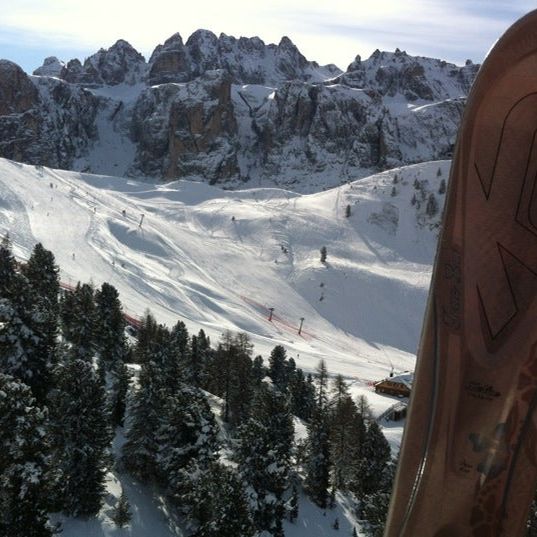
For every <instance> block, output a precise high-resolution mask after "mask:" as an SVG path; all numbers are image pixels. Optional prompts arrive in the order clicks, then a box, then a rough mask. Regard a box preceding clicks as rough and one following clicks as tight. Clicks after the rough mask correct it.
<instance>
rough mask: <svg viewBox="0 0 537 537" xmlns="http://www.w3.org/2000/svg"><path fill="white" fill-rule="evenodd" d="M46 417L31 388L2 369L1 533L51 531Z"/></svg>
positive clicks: (41, 534)
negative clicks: (5, 373)
mask: <svg viewBox="0 0 537 537" xmlns="http://www.w3.org/2000/svg"><path fill="white" fill-rule="evenodd" d="M47 429H48V423H47V413H46V411H45V410H42V409H40V408H39V407H37V406H36V400H35V399H34V398H33V396H32V394H31V391H30V388H29V387H28V386H26V385H25V384H23V383H22V382H20V381H19V380H17V379H15V378H13V377H11V376H9V375H4V374H2V373H0V446H2V449H0V535H5V536H6V537H7V536H9V537H50V536H51V535H52V534H53V531H52V528H51V526H50V525H49V522H48V516H47V510H48V505H47V498H48V495H47V492H48V490H47V489H48V475H47V474H48V471H49V443H48V431H47Z"/></svg>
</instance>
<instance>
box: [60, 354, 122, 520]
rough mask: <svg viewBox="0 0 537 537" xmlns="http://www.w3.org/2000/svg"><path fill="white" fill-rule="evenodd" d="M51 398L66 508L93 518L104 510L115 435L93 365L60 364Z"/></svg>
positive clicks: (84, 363)
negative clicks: (111, 448) (111, 447)
mask: <svg viewBox="0 0 537 537" xmlns="http://www.w3.org/2000/svg"><path fill="white" fill-rule="evenodd" d="M56 384H57V389H56V391H55V392H54V393H53V394H51V398H52V409H53V427H54V436H55V444H56V445H57V446H61V447H60V450H61V471H62V481H63V490H62V493H63V510H64V512H65V513H67V514H69V515H73V516H80V517H89V516H94V515H95V514H97V513H98V512H99V509H100V508H101V505H102V502H103V498H104V495H105V493H106V488H105V484H104V480H105V476H106V471H107V470H106V469H107V467H108V463H109V447H110V442H111V440H112V434H111V430H110V427H109V416H108V413H107V406H106V394H105V391H104V387H103V385H102V383H101V381H100V379H99V377H98V374H97V372H96V371H95V369H94V368H93V365H92V364H90V363H88V362H87V361H86V360H83V359H79V358H76V359H70V360H67V361H66V362H65V363H64V364H63V365H60V366H58V372H57V381H56Z"/></svg>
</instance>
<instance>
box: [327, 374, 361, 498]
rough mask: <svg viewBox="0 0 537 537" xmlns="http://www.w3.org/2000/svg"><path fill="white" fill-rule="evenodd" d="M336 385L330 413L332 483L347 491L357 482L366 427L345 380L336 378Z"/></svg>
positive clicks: (339, 377)
mask: <svg viewBox="0 0 537 537" xmlns="http://www.w3.org/2000/svg"><path fill="white" fill-rule="evenodd" d="M334 384H335V386H334V392H335V394H334V397H333V399H332V401H331V402H330V409H331V410H330V414H329V419H330V460H331V462H332V476H333V479H332V483H333V485H334V486H335V487H336V488H339V489H346V488H348V487H349V485H351V484H352V483H353V482H355V481H356V477H357V473H358V468H359V465H360V455H361V444H362V441H363V436H364V432H365V427H364V422H363V420H362V417H361V416H360V415H359V414H358V410H357V408H356V405H355V404H354V402H353V400H352V398H351V397H350V395H349V392H348V388H347V385H346V383H345V381H344V380H343V377H341V376H340V375H339V376H338V377H336V379H335V382H334Z"/></svg>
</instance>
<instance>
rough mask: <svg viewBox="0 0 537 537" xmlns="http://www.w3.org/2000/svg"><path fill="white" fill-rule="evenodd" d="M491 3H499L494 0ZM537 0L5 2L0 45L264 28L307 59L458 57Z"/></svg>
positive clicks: (84, 44)
mask: <svg viewBox="0 0 537 537" xmlns="http://www.w3.org/2000/svg"><path fill="white" fill-rule="evenodd" d="M490 4H492V7H491V5H490ZM530 4H531V2H529V1H526V0H518V1H513V2H506V1H499V2H484V1H483V0H475V1H474V2H466V1H462V0H454V2H453V1H451V2H450V1H449V0H445V1H442V0H421V1H418V0H407V1H405V2H401V1H400V0H399V1H396V0H375V1H374V2H371V1H370V0H369V1H363V0H332V1H331V2H330V3H324V2H323V3H313V2H311V0H287V1H284V0H271V1H269V2H265V3H259V4H256V3H255V2H252V1H251V0H249V1H243V0H226V1H221V0H220V1H212V0H195V1H194V2H179V1H178V0H153V1H152V2H143V3H142V2H136V1H135V0H130V1H125V0H91V1H89V2H88V1H87V0H85V1H80V0H39V1H37V0H18V1H17V2H13V0H0V13H1V15H0V44H1V43H2V41H3V42H4V43H7V42H8V41H7V40H10V41H11V40H12V39H13V38H14V36H16V37H17V38H18V39H19V40H20V42H21V43H22V44H24V45H27V46H32V47H34V48H37V47H39V44H40V43H47V44H48V45H49V46H50V45H53V46H54V47H56V48H57V49H59V50H65V51H66V54H67V53H68V52H67V51H69V50H70V49H77V50H80V49H87V50H96V49H97V48H99V47H108V46H110V45H111V44H113V43H114V42H115V41H116V40H117V39H119V38H123V39H126V40H127V41H129V42H130V43H131V44H132V45H133V46H135V47H136V48H137V49H138V50H140V51H141V52H143V53H144V54H145V55H146V56H147V55H148V54H149V53H150V52H151V51H152V49H153V48H154V47H155V46H156V45H157V44H159V43H162V42H163V41H164V40H165V39H166V38H167V37H169V36H170V35H171V34H173V33H175V32H177V31H179V32H180V33H181V35H182V36H183V38H184V39H185V40H186V38H187V37H188V36H189V35H190V34H191V33H192V32H193V31H194V30H196V29H198V28H206V29H209V30H212V31H214V32H215V33H216V34H218V33H220V32H225V33H227V34H231V35H236V36H239V35H246V36H252V35H259V36H260V37H261V38H262V39H263V40H265V41H266V42H278V41H279V39H280V37H281V36H282V35H288V36H289V37H291V39H292V40H293V41H294V42H295V43H296V44H297V46H298V47H299V48H300V50H301V51H302V52H303V53H304V54H305V55H306V56H307V57H308V58H309V59H315V60H317V61H320V62H321V63H328V62H334V63H337V64H338V65H340V67H343V68H345V67H346V65H347V64H348V63H349V62H350V61H351V60H352V59H353V57H354V56H355V55H356V54H358V53H360V54H361V55H362V56H367V55H369V54H370V53H371V52H372V50H373V49H375V48H384V49H386V48H388V49H392V50H393V49H394V48H395V47H397V46H398V47H399V48H402V49H407V50H408V51H409V52H411V53H415V54H416V53H420V54H423V55H427V54H431V55H440V56H442V57H444V58H445V59H454V60H458V61H461V59H464V58H465V57H472V56H473V57H474V58H475V59H476V60H479V59H480V58H477V57H475V56H476V55H479V54H483V53H484V52H485V51H486V50H487V49H488V47H489V46H490V45H491V44H492V42H493V41H494V40H495V39H496V38H497V37H498V36H499V34H500V33H501V32H502V31H503V30H505V29H506V28H507V26H508V25H509V24H510V23H511V22H512V20H514V18H516V17H517V16H518V15H520V14H522V13H523V12H524V11H526V10H527V9H528V7H529V5H530Z"/></svg>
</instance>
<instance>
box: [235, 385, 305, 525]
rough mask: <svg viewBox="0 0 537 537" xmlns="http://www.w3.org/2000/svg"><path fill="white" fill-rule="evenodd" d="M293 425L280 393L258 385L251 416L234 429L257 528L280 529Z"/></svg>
mask: <svg viewBox="0 0 537 537" xmlns="http://www.w3.org/2000/svg"><path fill="white" fill-rule="evenodd" d="M293 436H294V427H293V421H292V417H291V414H290V412H289V407H288V405H287V402H286V399H285V397H284V395H283V394H282V393H280V392H278V391H277V390H273V389H270V388H262V389H260V391H259V392H257V394H256V396H255V399H254V403H253V412H252V416H251V417H250V418H249V419H248V420H247V421H246V422H245V423H244V424H243V425H241V426H240V427H239V429H238V431H237V446H236V451H235V457H236V460H237V463H238V469H239V474H240V476H241V478H242V479H243V481H244V483H245V484H246V487H247V492H248V495H249V497H250V504H251V506H252V513H253V519H254V522H255V524H256V527H257V529H259V530H267V531H270V532H276V533H277V532H279V531H281V521H282V519H283V517H284V515H285V502H284V499H283V496H284V493H285V491H286V489H287V488H288V486H289V472H290V466H291V448H292V443H293Z"/></svg>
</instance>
